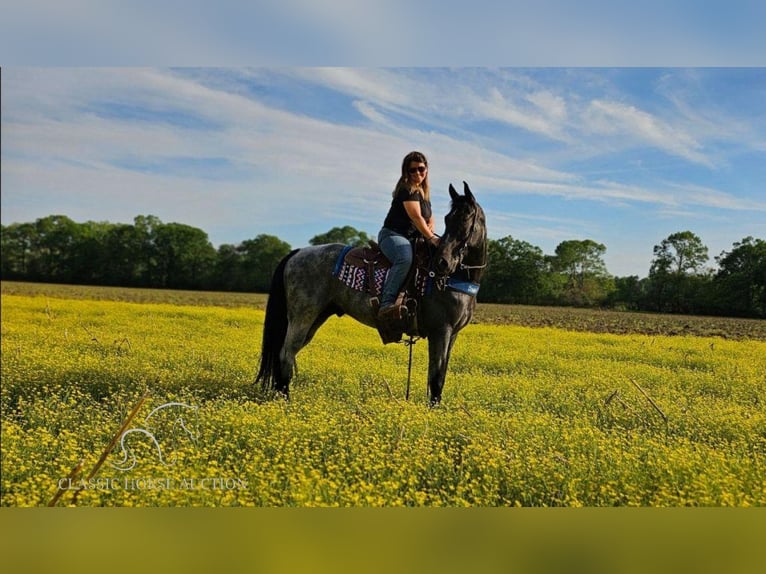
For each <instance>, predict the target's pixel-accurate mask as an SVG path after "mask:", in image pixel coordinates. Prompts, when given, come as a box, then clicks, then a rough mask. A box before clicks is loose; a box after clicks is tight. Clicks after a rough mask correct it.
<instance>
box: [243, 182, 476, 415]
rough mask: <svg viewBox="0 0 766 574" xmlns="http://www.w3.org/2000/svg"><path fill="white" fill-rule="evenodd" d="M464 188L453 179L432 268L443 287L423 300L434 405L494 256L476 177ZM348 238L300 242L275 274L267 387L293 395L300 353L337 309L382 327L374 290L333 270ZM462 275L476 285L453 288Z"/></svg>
mask: <svg viewBox="0 0 766 574" xmlns="http://www.w3.org/2000/svg"><path fill="white" fill-rule="evenodd" d="M463 185H464V193H465V194H464V195H460V194H459V193H458V192H456V191H455V188H454V187H453V186H452V185H451V184H450V186H449V192H450V196H451V197H452V208H451V210H450V212H449V213H448V214H447V216H446V217H445V218H444V221H445V231H444V235H443V236H442V238H441V241H440V243H439V245H438V247H437V248H436V251H435V253H434V257H433V260H432V264H431V268H432V271H433V272H434V274H435V281H434V283H435V288H434V289H432V291H431V293H430V294H428V295H426V296H424V297H423V299H422V301H421V302H420V304H419V305H418V307H417V313H418V317H417V325H418V331H419V334H420V335H421V336H422V337H425V338H427V339H428V389H429V394H430V402H431V404H432V405H435V404H438V403H439V402H440V401H441V396H442V388H443V387H444V379H445V377H446V374H447V365H448V363H449V358H450V352H451V351H452V345H453V344H454V343H455V339H456V337H457V334H458V333H459V332H460V330H461V329H462V328H463V327H465V326H466V325H468V323H469V322H470V321H471V316H472V315H473V311H474V308H475V307H476V297H475V288H476V287H477V286H478V284H479V281H480V279H481V275H482V273H483V271H484V268H485V267H486V263H487V230H486V221H485V218H484V211H483V210H482V208H481V207H480V206H479V204H478V203H477V202H476V199H475V198H474V196H473V194H472V193H471V190H470V189H469V188H468V184H467V183H465V182H464V184H463ZM343 249H344V246H343V245H341V244H335V243H334V244H329V245H316V246H311V247H305V248H303V249H296V250H295V251H293V252H291V253H290V254H289V255H287V256H286V257H285V258H284V259H282V261H281V262H280V263H279V265H278V266H277V268H276V270H275V271H274V277H273V279H272V284H271V290H270V293H269V299H268V303H267V305H266V319H265V324H264V329H263V345H262V349H261V364H260V369H259V371H258V376H257V377H256V382H258V381H260V382H261V384H262V386H263V388H264V390H276V391H278V392H280V393H282V394H283V395H285V396H288V395H289V386H290V379H291V378H292V376H293V372H294V371H295V356H296V355H297V353H298V351H300V350H301V349H302V348H303V347H305V346H306V345H307V344H308V343H309V342H310V341H311V339H312V337H313V336H314V334H315V333H316V331H317V329H319V327H321V326H322V324H323V323H324V322H325V321H326V320H327V319H328V318H329V317H331V316H332V315H339V316H340V315H343V314H348V315H350V316H351V317H353V318H354V319H356V320H357V321H359V322H360V323H364V324H365V325H368V326H370V327H376V312H375V309H373V307H372V306H371V305H370V295H369V294H367V293H363V292H360V291H355V290H353V289H351V288H349V287H347V286H346V285H345V284H343V283H341V282H340V281H339V280H338V279H337V278H336V277H334V276H333V269H334V268H335V265H336V261H337V260H338V257H339V255H340V253H341V251H343ZM456 281H459V282H462V283H464V284H469V285H472V286H473V287H474V292H473V293H467V292H464V291H471V290H470V289H468V290H465V289H464V290H460V289H456V288H452V287H450V283H454V282H456Z"/></svg>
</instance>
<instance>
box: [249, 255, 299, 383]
mask: <svg viewBox="0 0 766 574" xmlns="http://www.w3.org/2000/svg"><path fill="white" fill-rule="evenodd" d="M297 252H298V250H297V249H295V250H293V251H291V252H290V253H289V254H287V255H286V256H285V257H284V258H283V259H282V261H280V262H279V265H277V268H276V269H275V270H274V276H273V277H272V279H271V288H270V289H269V299H268V302H267V303H266V319H265V320H264V324H263V343H262V344H261V366H260V368H259V369H258V375H257V376H256V377H255V382H256V383H257V382H259V381H260V383H261V387H262V388H263V390H272V389H276V390H278V391H281V392H284V393H286V392H287V388H286V384H285V381H284V380H283V379H284V377H283V375H282V366H281V364H280V361H279V354H280V352H281V351H282V346H283V345H284V343H285V337H286V335H287V295H286V293H285V265H287V262H288V261H289V260H290V258H291V257H292V256H293V255H295V254H296V253H297Z"/></svg>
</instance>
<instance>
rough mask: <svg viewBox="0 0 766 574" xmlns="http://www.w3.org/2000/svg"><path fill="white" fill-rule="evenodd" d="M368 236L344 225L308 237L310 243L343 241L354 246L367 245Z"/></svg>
mask: <svg viewBox="0 0 766 574" xmlns="http://www.w3.org/2000/svg"><path fill="white" fill-rule="evenodd" d="M369 240H370V236H369V235H367V234H366V233H365V232H364V231H358V230H357V229H355V228H353V227H351V226H350V225H346V226H344V227H333V228H332V229H331V230H330V231H328V232H327V233H320V234H319V235H315V236H314V237H312V238H311V239H309V243H310V244H311V245H324V244H326V243H343V244H345V245H352V246H354V247H357V246H360V245H367V242H368V241H369Z"/></svg>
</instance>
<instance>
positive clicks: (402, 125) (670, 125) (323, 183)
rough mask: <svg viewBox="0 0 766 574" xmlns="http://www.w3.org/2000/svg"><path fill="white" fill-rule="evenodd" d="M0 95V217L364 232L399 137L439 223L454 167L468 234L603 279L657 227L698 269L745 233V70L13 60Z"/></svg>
mask: <svg viewBox="0 0 766 574" xmlns="http://www.w3.org/2000/svg"><path fill="white" fill-rule="evenodd" d="M2 88H3V98H2V222H3V223H4V224H8V223H12V222H20V221H33V220H34V219H36V218H38V217H42V216H45V215H50V214H64V215H68V216H69V217H71V218H73V219H74V220H76V221H86V220H97V221H103V220H105V221H111V222H130V221H132V219H133V217H134V216H136V215H139V214H153V215H157V216H159V217H160V218H161V219H162V220H163V221H166V222H170V221H176V222H181V223H187V224H190V225H194V226H196V227H200V228H201V229H203V230H205V231H206V232H208V234H209V236H210V239H211V241H212V242H213V243H214V245H216V246H217V245H220V244H222V243H239V242H240V241H242V240H244V239H249V238H252V237H255V236H256V235H258V234H261V233H268V234H273V235H276V236H278V237H280V238H282V239H283V240H285V241H287V242H288V243H290V244H291V245H292V246H294V247H299V246H302V245H305V244H306V243H307V242H308V240H309V239H310V238H311V237H313V236H314V235H316V234H318V233H321V232H324V231H327V230H328V229H330V228H331V227H334V226H342V225H352V226H354V227H356V228H357V229H360V230H363V231H366V232H368V233H369V234H371V235H374V234H376V233H377V231H378V229H379V227H380V224H381V222H382V220H383V218H384V216H385V213H386V211H387V208H388V204H389V202H390V192H391V189H392V187H393V185H394V183H395V182H396V179H397V177H398V170H399V166H400V162H401V159H402V157H403V156H404V155H405V154H406V153H407V152H409V151H410V150H413V149H417V150H421V151H423V152H424V153H425V154H426V155H427V156H428V157H429V160H430V164H431V171H430V176H431V184H432V188H433V194H434V198H433V203H434V208H435V212H436V213H437V214H438V215H439V217H441V216H442V215H443V214H445V213H446V212H447V210H448V194H447V187H448V185H449V184H450V183H454V184H455V185H456V186H458V187H460V186H461V182H462V181H464V180H465V181H467V182H468V183H469V184H470V185H471V187H472V189H473V191H474V193H475V194H476V196H477V198H478V199H479V201H480V203H481V204H482V205H483V206H484V208H485V211H486V212H487V218H488V226H489V235H490V237H492V238H495V239H499V238H501V237H505V236H507V235H511V236H513V237H514V238H517V239H522V240H525V241H528V242H530V243H532V244H534V245H537V246H539V247H541V248H542V249H543V250H544V251H545V252H546V253H553V251H554V250H555V247H556V245H558V243H560V242H561V241H564V240H568V239H593V240H595V241H598V242H601V243H604V244H605V245H606V247H607V252H606V256H605V260H606V263H607V268H608V270H609V271H610V272H611V273H612V274H615V275H639V276H645V275H646V274H647V273H648V270H649V265H650V262H651V258H652V248H653V246H654V245H656V244H658V243H659V242H660V241H661V240H662V239H664V238H665V237H667V236H668V235H670V234H671V233H674V232H676V231H682V230H686V229H689V230H692V231H694V232H695V233H696V234H697V235H699V236H700V237H701V238H702V240H703V242H704V243H705V244H706V245H707V246H708V247H709V249H710V255H711V262H710V263H711V265H713V264H714V261H713V260H712V258H713V256H715V255H718V254H720V252H721V251H723V250H729V249H731V246H732V244H733V243H734V242H735V241H738V240H740V239H742V238H744V237H746V236H748V235H752V236H754V237H760V238H765V237H766V194H765V193H764V191H765V189H766V161H764V159H765V158H766V106H765V105H764V102H766V68H579V67H578V68H529V67H523V68H521V67H511V68H490V67H453V68H444V67H426V68H401V67H395V68H380V67H298V66H287V67H269V66H266V67H252V68H245V67H214V68H188V67H184V68H145V67H141V68H81V67H76V68H74V67H64V68H61V67H57V68H40V67H13V68H5V69H3V71H2Z"/></svg>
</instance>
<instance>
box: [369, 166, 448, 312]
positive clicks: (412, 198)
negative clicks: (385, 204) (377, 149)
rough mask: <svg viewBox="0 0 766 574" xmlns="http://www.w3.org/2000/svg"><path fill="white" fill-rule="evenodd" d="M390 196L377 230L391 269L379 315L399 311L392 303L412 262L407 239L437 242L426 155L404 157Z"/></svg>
mask: <svg viewBox="0 0 766 574" xmlns="http://www.w3.org/2000/svg"><path fill="white" fill-rule="evenodd" d="M392 195H393V200H392V201H391V208H390V209H389V210H388V215H386V219H385V221H384V222H383V229H381V230H380V233H378V244H379V245H380V249H381V251H383V254H384V255H385V256H386V257H388V259H389V261H391V270H390V271H389V272H388V276H387V277H386V282H385V283H384V285H383V292H382V293H381V296H380V311H379V313H378V314H379V316H380V315H391V316H398V314H399V309H398V308H397V306H396V305H394V302H395V301H396V296H397V295H398V294H399V289H401V287H402V283H404V280H405V279H406V278H407V273H408V272H409V270H410V265H412V244H411V243H410V240H412V239H415V238H416V237H418V235H422V236H423V237H425V238H426V240H427V241H430V242H431V243H432V244H433V245H436V244H437V243H439V237H438V236H437V235H436V234H435V233H434V217H433V213H432V212H431V194H430V187H429V185H428V160H426V156H424V155H423V154H422V153H420V152H417V151H413V152H410V153H408V154H407V155H406V156H405V157H404V160H403V161H402V175H401V177H400V178H399V181H398V182H397V184H396V187H395V188H394V192H393V194H392Z"/></svg>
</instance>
